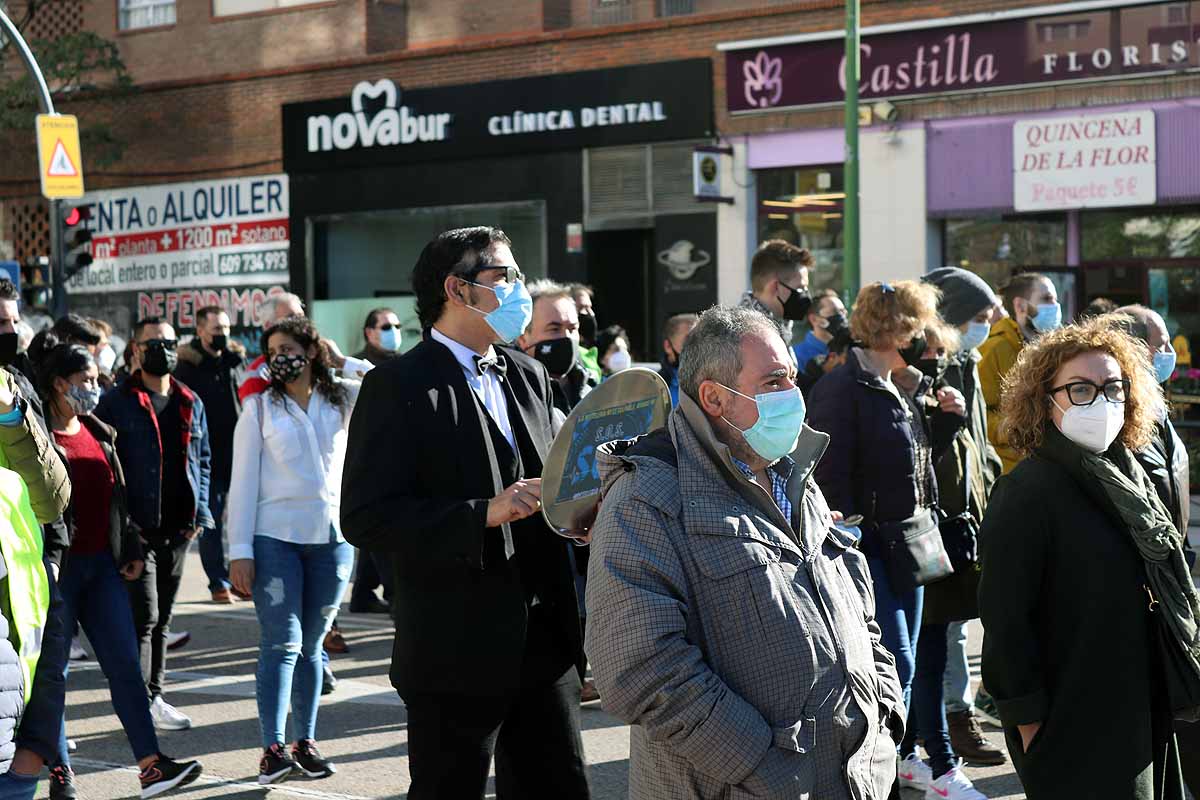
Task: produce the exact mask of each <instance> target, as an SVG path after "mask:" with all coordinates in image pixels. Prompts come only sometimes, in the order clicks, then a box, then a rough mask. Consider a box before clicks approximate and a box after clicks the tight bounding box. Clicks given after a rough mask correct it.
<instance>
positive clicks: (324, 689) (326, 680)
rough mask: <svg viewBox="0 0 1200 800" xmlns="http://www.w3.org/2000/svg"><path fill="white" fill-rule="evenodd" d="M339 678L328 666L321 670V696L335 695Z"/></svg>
mask: <svg viewBox="0 0 1200 800" xmlns="http://www.w3.org/2000/svg"><path fill="white" fill-rule="evenodd" d="M337 684H338V680H337V676H336V675H334V674H333V670H332V669H330V668H329V665H328V664H326V665H325V666H324V668H322V670H321V695H322V696H325V695H327V694H333V692H334V690H335V689H337Z"/></svg>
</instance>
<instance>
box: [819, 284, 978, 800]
mask: <svg viewBox="0 0 1200 800" xmlns="http://www.w3.org/2000/svg"><path fill="white" fill-rule="evenodd" d="M939 297H940V292H939V291H938V289H937V288H935V287H933V286H931V285H929V284H924V283H919V282H917V281H898V282H896V283H873V284H870V285H868V286H865V287H863V289H862V291H860V292H859V293H858V299H857V300H856V301H855V303H854V311H853V313H852V314H851V316H850V332H851V334H852V335H853V336H854V338H855V340H857V341H859V342H862V343H863V346H861V347H852V348H851V349H850V351H849V354H848V356H847V359H846V363H844V364H842V365H841V366H840V367H837V368H835V369H834V370H833V371H831V372H830V373H829V374H828V375H826V376H825V377H823V378H822V379H821V380H820V381H818V382H817V385H816V386H815V387H813V390H812V393H811V395H810V397H809V403H808V404H809V414H808V424H809V425H811V426H812V427H813V428H816V429H817V430H819V431H824V432H825V433H827V434H829V437H830V442H829V447H828V449H827V450H826V451H825V455H824V456H822V458H821V461H820V463H819V464H818V465H817V467H816V479H817V483H818V484H819V485H820V487H821V491H822V492H823V493H824V495H825V498H826V499H827V500H828V502H829V507H830V508H832V509H835V510H837V511H840V512H841V513H842V514H843V515H844V516H845V517H846V518H847V520H848V521H851V522H853V521H855V519H856V518H858V522H859V525H860V528H861V530H862V541H861V543H860V548H861V550H862V552H863V554H864V555H865V556H866V557H867V564H868V566H869V567H870V570H871V578H872V582H873V583H874V587H875V617H876V619H877V620H878V621H879V626H880V629H881V634H882V641H883V644H884V646H885V647H887V649H888V650H889V651H890V652H891V653H892V655H894V656H895V657H896V672H897V674H898V675H899V678H900V685H901V687H902V689H903V690H904V703H905V706H906V707H908V706H909V705H910V702H911V701H912V698H911V692H912V686H913V677H914V674H915V672H916V668H917V664H916V661H917V657H916V653H917V640H918V633H919V631H920V625H921V605H922V601H923V596H924V587H923V585H921V584H922V583H924V582H926V580H927V578H928V575H923V574H918V573H917V572H915V571H909V572H906V570H907V567H908V565H907V562H906V560H905V557H906V555H907V551H905V549H904V546H903V544H904V543H905V542H914V541H933V542H936V543H938V546H939V547H940V536H939V534H938V530H937V518H936V515H935V511H934V510H935V506H936V504H937V479H936V477H935V475H934V469H933V465H934V462H935V460H936V458H937V456H938V455H939V454H940V453H941V452H943V451H944V450H945V449H946V448H948V447H949V445H950V441H951V440H952V438H953V436H954V434H955V433H957V430H958V428H959V427H961V425H962V424H963V420H964V416H965V414H966V405H965V402H964V400H963V396H962V394H961V393H960V392H959V391H958V390H956V389H953V388H950V387H946V386H944V387H942V388H938V389H935V388H934V382H935V379H936V375H932V376H931V375H926V374H924V372H923V371H922V370H921V369H920V367H921V366H925V367H926V369H927V370H931V371H933V372H935V373H936V362H937V352H936V348H935V350H934V351H932V352H927V351H929V348H928V343H927V340H926V330H927V329H929V330H939V331H945V328H944V326H943V325H942V323H941V320H940V318H939V317H938V312H937V305H938V298H939ZM944 336H945V338H946V339H947V340H948V342H950V341H952V343H954V344H956V343H957V337H956V336H955V335H954V333H953V331H945V333H944ZM930 356H932V361H933V362H934V364H933V366H932V367H930V365H929V364H928V363H926V364H922V362H923V361H925V362H928V361H929V360H930V358H929V357H930ZM941 555H942V557H943V558H944V556H945V553H944V551H943V552H942V554H941ZM945 567H946V568H947V569H948V568H949V565H948V563H946V564H945ZM942 635H943V638H944V636H945V634H944V633H943V634H942ZM937 680H938V681H939V682H940V681H941V672H940V671H939V672H938V673H937ZM943 742H945V748H944V749H945V751H946V752H942V753H940V754H939V755H938V758H935V759H934V760H935V765H934V769H933V770H932V771H931V769H930V767H928V766H926V765H925V764H924V762H922V761H921V760H920V759H918V758H916V755H915V753H906V754H905V755H911V756H912V757H911V758H909V759H906V760H905V762H904V763H903V764H901V769H900V770H899V774H900V784H901V785H902V786H905V787H909V788H919V789H922V790H925V789H926V788H929V787H931V786H935V785H936V787H937V788H938V790H939V791H938V794H939V796H940V797H942V798H945V799H946V800H980V798H982V795H980V794H979V793H978V792H975V790H974V789H973V788H972V787H971V783H970V781H968V780H967V778H966V777H965V776H964V775H963V774H962V773H961V771H959V770H958V769H956V768H955V765H954V762H953V760H952V756H951V754H950V753H949V743H948V742H946V741H945V739H944V737H942V736H938V735H935V732H934V731H932V730H931V731H930V732H929V735H928V737H927V744H928V745H930V747H931V755H933V754H934V752H936V751H937V749H938V745H939V744H941V743H943ZM914 749H915V748H914ZM933 772H936V773H937V774H936V775H935V774H933Z"/></svg>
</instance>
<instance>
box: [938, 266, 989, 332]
mask: <svg viewBox="0 0 1200 800" xmlns="http://www.w3.org/2000/svg"><path fill="white" fill-rule="evenodd" d="M921 280H923V281H925V282H926V283H932V284H933V285H934V286H936V287H938V288H939V289H941V290H942V299H941V302H939V303H938V313H940V314H941V315H942V319H944V320H945V321H946V323H947V324H949V325H953V326H954V327H956V328H957V327H959V326H960V325H963V324H965V323H967V322H968V321H970V320H971V319H972V318H973V317H974V316H975V315H976V314H978V313H979V312H980V311H983V310H984V309H985V308H991V307H992V306H994V305H998V304H999V303H1000V300H999V299H998V298H997V297H996V294H995V292H993V291H992V287H990V286H988V285H987V281H985V280H984V279H983V278H981V277H979V276H978V275H976V274H975V273H974V272H968V271H967V270H965V269H959V268H958V267H942V268H941V269H935V270H934V271H933V272H930V273H929V274H927V275H925V276H924V277H922V278H921Z"/></svg>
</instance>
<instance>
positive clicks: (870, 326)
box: [850, 281, 942, 350]
mask: <svg viewBox="0 0 1200 800" xmlns="http://www.w3.org/2000/svg"><path fill="white" fill-rule="evenodd" d="M941 297H942V292H941V290H940V289H938V288H937V287H936V286H934V285H933V284H930V283H921V282H920V281H897V282H896V283H879V282H876V283H870V284H867V285H866V286H864V287H863V288H862V290H861V291H860V292H859V293H858V298H857V299H855V301H854V310H853V311H852V312H851V313H850V334H851V335H852V336H853V337H854V338H855V339H857V340H858V341H860V342H862V343H863V344H865V345H866V346H867V347H868V348H872V349H880V350H885V349H887V348H889V347H893V346H895V344H896V342H900V341H907V340H908V339H911V338H912V337H913V336H916V335H917V334H918V333H921V332H922V331H924V330H925V329H926V328H928V327H930V326H931V325H934V324H936V323H937V322H938V321H939V319H940V318H939V317H938V311H937V307H938V301H939V300H940V299H941Z"/></svg>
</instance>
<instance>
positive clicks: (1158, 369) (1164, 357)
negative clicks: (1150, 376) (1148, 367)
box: [1154, 350, 1175, 383]
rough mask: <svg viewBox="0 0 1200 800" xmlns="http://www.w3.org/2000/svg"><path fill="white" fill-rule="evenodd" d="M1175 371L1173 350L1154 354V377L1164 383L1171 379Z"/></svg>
mask: <svg viewBox="0 0 1200 800" xmlns="http://www.w3.org/2000/svg"><path fill="white" fill-rule="evenodd" d="M1174 373H1175V351H1174V350H1168V351H1167V352H1165V353H1162V352H1159V353H1155V354H1154V377H1155V378H1157V379H1158V382H1159V383H1166V382H1167V381H1169V380H1171V376H1172V375H1173V374H1174Z"/></svg>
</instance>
